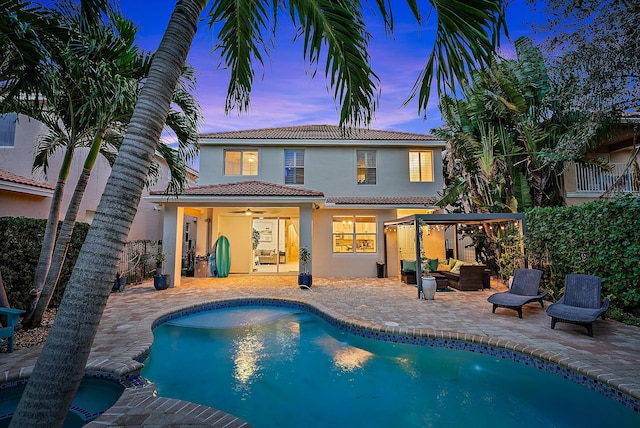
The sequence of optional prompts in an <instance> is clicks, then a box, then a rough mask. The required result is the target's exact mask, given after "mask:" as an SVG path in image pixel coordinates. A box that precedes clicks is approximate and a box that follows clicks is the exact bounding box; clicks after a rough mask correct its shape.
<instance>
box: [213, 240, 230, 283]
mask: <svg viewBox="0 0 640 428" xmlns="http://www.w3.org/2000/svg"><path fill="white" fill-rule="evenodd" d="M230 267H231V255H230V249H229V239H227V237H226V236H224V235H222V236H220V237H219V238H218V242H217V244H216V269H217V270H218V277H220V278H226V277H227V276H229V268H230Z"/></svg>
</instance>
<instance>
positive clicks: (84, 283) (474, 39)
mask: <svg viewBox="0 0 640 428" xmlns="http://www.w3.org/2000/svg"><path fill="white" fill-rule="evenodd" d="M206 3H207V2H206V1H205V0H179V1H178V2H177V4H176V8H175V10H174V12H173V14H172V16H171V19H170V21H169V24H168V26H167V29H166V31H165V35H164V37H163V39H162V41H161V43H160V46H159V47H158V50H157V51H156V53H155V55H154V58H153V62H152V66H151V70H150V72H149V76H148V78H147V80H146V82H145V85H144V87H143V88H142V91H141V93H140V97H139V99H138V102H137V105H136V107H135V109H134V112H133V116H132V118H131V121H130V124H129V127H128V128H127V132H126V135H125V138H124V141H123V144H122V146H121V147H120V151H119V153H118V157H117V159H116V162H115V163H114V165H113V169H112V172H111V175H110V177H109V180H108V182H107V185H106V187H105V190H104V193H103V195H102V198H101V200H100V204H99V206H98V209H97V211H96V214H95V217H94V221H93V223H92V226H91V229H90V230H89V233H88V235H87V238H86V240H85V244H84V245H83V247H82V250H81V252H80V255H79V257H78V260H77V262H76V265H75V268H74V270H73V273H72V276H71V279H70V280H69V283H68V285H67V289H66V292H65V295H64V298H63V300H62V303H61V305H60V307H59V310H58V315H57V317H56V322H55V323H54V325H53V327H52V329H51V332H50V333H49V336H48V339H47V342H46V343H45V345H44V347H43V349H42V353H41V355H40V357H39V358H38V361H37V363H36V365H35V367H34V370H33V372H32V375H31V378H30V379H29V382H28V384H27V386H26V388H25V390H24V393H23V395H22V398H21V400H20V403H19V405H18V408H17V410H16V413H15V414H14V416H13V420H12V422H11V426H18V427H20V426H25V427H26V426H29V427H33V426H55V425H60V424H61V423H62V421H63V420H64V417H65V415H66V412H67V411H68V409H69V406H70V404H71V401H72V399H73V396H74V394H75V391H76V390H77V387H78V385H79V383H80V380H81V379H82V376H83V373H84V368H85V365H86V362H87V359H88V357H89V352H90V350H91V344H92V342H93V338H94V337H95V334H96V331H97V328H98V324H99V321H100V317H101V315H102V312H103V310H104V307H105V305H106V302H107V298H108V296H109V293H110V290H111V281H110V280H108V279H106V278H105V272H106V273H107V274H109V273H111V274H112V275H110V276H109V277H112V276H114V275H115V272H116V269H117V263H118V256H119V254H120V253H121V252H122V249H123V247H124V244H125V240H126V237H127V234H128V231H129V227H130V225H131V223H132V221H133V218H134V215H135V210H136V207H137V205H138V202H139V200H140V195H141V193H142V189H143V187H144V184H145V180H146V175H147V172H148V170H149V166H150V164H151V159H152V157H153V153H154V151H155V149H156V145H157V142H158V139H159V137H160V133H161V131H162V126H163V124H164V121H165V120H166V118H167V115H168V113H169V106H170V103H171V99H172V93H173V89H174V87H175V85H176V83H177V81H178V78H179V76H180V73H181V70H182V67H183V65H184V63H185V60H186V56H187V53H188V52H189V48H190V46H191V43H192V41H193V37H194V35H195V32H196V28H197V24H198V20H199V17H200V14H201V13H202V11H203V10H204V8H205V7H206ZM288 4H289V6H290V15H291V17H292V19H293V21H294V23H296V24H297V25H299V26H300V27H301V31H300V34H301V37H302V38H303V42H304V46H305V50H304V54H305V57H306V58H307V59H308V60H309V61H310V62H311V63H312V64H317V63H318V61H319V57H320V54H321V53H326V55H327V58H328V59H327V61H326V67H325V74H326V75H327V77H329V79H330V82H331V85H332V87H333V88H334V96H335V98H336V100H337V102H338V103H339V104H340V106H341V108H340V123H341V124H343V125H346V124H365V125H366V124H368V122H369V120H370V119H371V115H372V112H373V109H374V108H375V104H376V102H375V101H376V86H375V84H374V80H375V74H373V71H372V70H371V68H370V65H369V57H368V54H367V45H368V44H367V42H368V35H367V33H366V31H365V26H364V22H363V21H362V15H361V11H360V7H361V6H362V5H361V4H360V3H359V2H353V1H347V0H340V1H321V0H316V1H311V0H290V1H289V2H288ZM376 4H377V5H378V6H379V8H380V10H381V14H382V16H383V19H384V21H385V22H386V23H388V24H390V23H391V20H390V11H388V10H387V8H386V6H387V2H382V1H379V2H377V3H376ZM409 4H410V6H411V7H412V9H413V10H414V11H416V12H417V11H418V6H417V2H416V1H415V0H411V1H409ZM432 4H433V5H434V8H435V9H436V11H437V12H438V13H441V12H442V15H441V16H439V22H440V21H444V20H445V19H446V20H447V24H446V25H444V24H443V25H439V26H438V30H439V31H441V32H442V34H443V35H446V33H447V31H449V35H450V36H451V37H452V38H451V39H447V38H446V37H439V38H438V39H437V41H438V43H439V44H440V45H445V44H447V43H448V42H450V46H455V45H456V44H457V43H456V42H455V41H456V40H460V37H462V39H464V40H466V41H468V43H469V45H468V46H465V47H467V48H468V49H467V50H465V52H467V53H468V54H467V55H468V59H469V60H471V59H473V58H477V59H478V60H480V61H482V59H483V58H482V57H483V54H487V56H488V53H489V52H491V50H492V49H493V44H492V43H491V36H492V30H494V29H495V27H496V25H497V23H502V22H503V19H502V18H503V17H504V15H503V8H502V6H503V4H502V1H499V0H497V1H488V0H486V1H473V2H468V3H465V4H462V3H456V4H455V5H457V7H451V3H450V2H447V1H444V0H433V1H432ZM269 5H272V6H273V10H274V11H275V10H277V6H279V5H280V2H275V1H274V2H270V1H267V0H263V1H255V0H251V1H249V0H246V1H238V0H235V1H231V0H217V1H214V2H213V3H212V6H211V9H210V10H209V12H208V16H209V17H210V18H211V23H218V22H220V24H219V25H218V27H219V28H220V30H219V31H220V34H219V39H220V49H221V51H222V52H223V58H225V60H226V61H227V65H228V66H229V68H230V70H231V72H230V74H231V78H232V80H231V83H230V86H229V96H228V98H227V107H228V108H231V107H234V106H235V107H239V108H245V107H246V106H247V103H248V101H249V92H250V89H251V85H252V81H253V71H252V70H253V68H252V61H253V60H254V59H255V60H258V61H261V59H262V54H263V51H261V50H260V47H261V46H264V45H261V43H265V42H266V43H268V38H266V37H263V32H264V31H271V30H272V28H273V27H274V25H275V22H274V21H273V19H274V16H276V14H275V13H273V14H272V13H270V12H269V7H268V6H269ZM474 7H475V9H474ZM465 23H466V24H468V25H466V26H464V27H463V26H460V25H458V24H465ZM478 26H479V27H482V29H484V28H486V31H480V32H479V31H478ZM497 26H498V27H499V25H497ZM460 28H469V32H468V33H459V32H458V31H459V29H460ZM325 45H326V49H323V48H324V47H325ZM443 52H444V53H446V54H449V53H451V54H452V55H455V54H457V55H460V53H454V52H453V51H446V50H445V51H443ZM462 59H463V60H464V59H465V58H464V55H462ZM442 60H444V61H446V59H445V58H442ZM464 64H469V65H473V64H471V61H469V62H466V61H465V62H462V63H456V62H455V61H450V62H448V63H447V64H443V63H442V62H439V61H431V62H429V63H428V64H427V68H429V65H431V66H432V67H434V68H433V69H432V70H435V71H436V72H437V71H439V70H440V71H442V72H441V73H436V76H437V78H438V80H439V81H440V80H442V81H444V82H446V81H450V79H451V78H452V77H454V76H461V75H462V74H463V72H464V68H463V67H462V66H463V65H464ZM461 67H462V68H461ZM447 70H448V71H447ZM431 75H432V74H429V79H430V78H431ZM420 96H421V97H422V96H424V92H421V94H420ZM424 105H426V100H424ZM123 195H126V197H124V198H123ZM96 260H100V261H101V263H99V264H98V263H95V261H96Z"/></svg>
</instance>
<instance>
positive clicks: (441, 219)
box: [384, 213, 527, 298]
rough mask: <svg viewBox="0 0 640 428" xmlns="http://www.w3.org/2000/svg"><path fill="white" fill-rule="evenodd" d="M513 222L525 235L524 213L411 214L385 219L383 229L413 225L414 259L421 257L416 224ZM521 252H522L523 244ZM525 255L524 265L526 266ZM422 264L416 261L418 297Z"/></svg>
mask: <svg viewBox="0 0 640 428" xmlns="http://www.w3.org/2000/svg"><path fill="white" fill-rule="evenodd" d="M507 222H513V223H516V224H517V225H518V228H519V229H520V236H521V237H523V238H524V236H525V235H526V225H525V218H524V214H522V213H513V214H512V213H498V214H493V213H488V214H413V215H410V216H407V217H402V218H398V219H395V220H390V221H385V222H384V227H385V230H386V229H387V228H388V227H392V226H403V225H404V226H413V227H414V229H415V250H416V260H420V259H421V254H422V249H421V242H420V227H418V225H420V226H423V225H445V226H455V227H456V230H457V227H458V226H460V225H463V226H472V225H478V226H483V227H486V226H488V225H491V224H494V223H507ZM521 245H522V253H523V254H524V251H525V250H524V244H521ZM526 260H527V259H526V257H525V267H526ZM384 263H385V265H386V264H387V236H386V234H385V236H384ZM421 265H422V264H421V263H416V282H417V285H418V298H419V297H420V296H421V295H422V266H421Z"/></svg>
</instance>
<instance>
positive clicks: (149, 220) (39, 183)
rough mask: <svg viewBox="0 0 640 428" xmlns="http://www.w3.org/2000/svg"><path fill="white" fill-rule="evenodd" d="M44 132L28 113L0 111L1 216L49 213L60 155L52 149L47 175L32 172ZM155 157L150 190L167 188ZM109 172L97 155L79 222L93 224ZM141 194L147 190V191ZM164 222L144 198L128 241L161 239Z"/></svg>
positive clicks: (72, 177)
mask: <svg viewBox="0 0 640 428" xmlns="http://www.w3.org/2000/svg"><path fill="white" fill-rule="evenodd" d="M46 132H47V129H46V127H45V126H44V125H43V124H42V123H40V122H38V121H36V120H33V119H30V118H28V117H27V116H23V115H16V114H13V113H10V114H6V115H0V216H8V217H20V216H24V217H30V218H47V217H48V215H49V206H50V205H51V197H52V196H53V192H54V189H55V184H56V181H57V178H58V171H59V170H60V165H61V163H62V157H63V154H62V153H61V152H56V153H55V154H53V155H52V156H51V157H50V159H49V169H48V176H47V177H44V176H42V175H41V174H35V173H32V165H33V160H34V151H35V146H36V144H37V141H38V139H39V138H40V137H41V136H43V135H45V133H46ZM86 153H87V149H83V148H80V149H77V150H76V152H75V154H74V159H73V162H72V165H71V171H70V173H69V178H68V180H67V183H66V185H65V192H64V193H65V194H64V198H63V202H62V208H61V212H60V220H62V219H64V215H65V212H66V210H67V206H68V205H69V201H70V199H71V195H72V193H73V189H74V187H75V183H76V182H77V180H78V177H79V176H80V174H81V173H82V168H83V164H84V159H85V157H86ZM156 160H157V161H158V162H159V163H160V165H161V171H162V172H161V177H160V178H159V179H158V182H157V183H156V184H155V185H153V187H152V189H165V188H166V186H167V181H168V178H169V173H168V168H167V165H166V162H165V161H164V159H162V157H160V156H159V155H158V156H156ZM110 173H111V167H110V166H109V163H108V162H107V161H106V159H104V158H103V157H99V158H98V160H97V162H96V165H95V167H94V168H93V170H92V172H91V178H90V179H89V183H88V184H87V189H86V191H85V194H84V197H83V199H82V203H81V206H80V210H79V212H78V218H77V220H78V221H80V222H86V223H91V221H92V220H93V215H94V213H95V210H96V208H97V206H98V202H99V201H100V197H101V196H102V192H103V190H104V187H105V185H106V182H107V179H108V177H109V174H110ZM196 174H197V173H196V172H195V171H194V170H192V169H190V170H189V172H188V176H189V177H190V181H191V183H192V184H193V183H195V179H196V178H197V175H196ZM144 192H145V193H144V194H148V191H147V190H146V189H145V190H144ZM143 196H144V195H143ZM162 222H163V217H162V208H161V207H160V206H159V205H155V204H153V203H150V202H147V201H145V200H144V199H143V200H142V201H141V202H140V205H139V207H138V212H137V214H136V217H135V219H134V221H133V224H132V227H131V231H130V232H129V238H128V239H129V240H130V241H133V240H142V239H149V240H158V239H161V238H162Z"/></svg>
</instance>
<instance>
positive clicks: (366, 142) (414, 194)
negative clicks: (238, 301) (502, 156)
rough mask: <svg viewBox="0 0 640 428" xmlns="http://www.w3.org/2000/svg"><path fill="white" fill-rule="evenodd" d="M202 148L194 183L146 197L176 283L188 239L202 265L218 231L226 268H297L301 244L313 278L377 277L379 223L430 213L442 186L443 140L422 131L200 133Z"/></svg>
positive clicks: (381, 239)
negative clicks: (159, 221) (160, 220)
mask: <svg viewBox="0 0 640 428" xmlns="http://www.w3.org/2000/svg"><path fill="white" fill-rule="evenodd" d="M200 145H201V152H200V180H199V185H198V186H196V187H192V188H190V189H188V190H187V191H186V192H185V193H184V194H183V195H181V196H180V197H179V198H166V197H165V196H163V195H161V194H160V193H159V192H152V194H151V196H150V197H148V198H147V200H148V201H149V202H154V203H158V204H163V205H164V237H163V242H164V249H165V251H166V252H167V255H168V259H167V262H166V264H165V272H168V273H170V274H172V276H173V277H174V281H173V282H174V285H178V284H179V282H180V279H179V278H180V268H181V265H182V264H183V262H182V260H181V254H182V253H183V251H182V250H181V248H184V246H185V243H186V242H188V243H189V245H193V248H194V249H195V253H196V256H201V259H202V261H203V262H204V258H205V256H206V255H207V254H208V253H209V252H210V251H211V249H212V246H213V245H214V243H215V241H216V239H217V238H218V237H219V236H221V235H224V236H226V237H227V238H228V239H229V242H230V249H231V252H230V254H231V269H230V273H232V274H233V273H237V274H249V273H266V272H273V273H280V274H283V273H297V272H298V271H299V270H300V269H303V268H304V267H303V266H300V265H299V262H298V251H299V249H300V248H301V247H306V248H307V249H309V250H310V251H311V254H312V263H311V264H312V266H308V267H307V270H309V271H312V273H313V274H314V275H317V276H324V277H330V276H333V277H349V276H351V277H375V276H376V263H378V262H380V261H383V260H385V254H384V251H385V248H386V246H385V239H386V238H385V231H384V222H385V221H388V220H393V219H396V218H399V217H403V216H406V215H410V214H415V213H417V214H426V213H430V212H433V210H435V209H436V207H435V206H434V205H433V204H434V202H435V201H436V199H437V198H436V195H437V192H438V191H439V190H441V189H442V157H441V152H442V149H443V148H444V146H445V142H444V141H442V140H439V139H437V138H435V137H432V136H429V135H419V134H409V133H402V132H390V131H378V130H366V129H350V130H346V131H344V130H342V129H340V128H339V127H337V126H329V125H310V126H295V127H283V128H274V129H258V130H247V131H234V132H220V133H214V134H206V135H202V136H201V138H200ZM442 251H443V252H444V246H443V250H442ZM202 272H204V271H202ZM202 272H201V274H202ZM196 273H197V272H196Z"/></svg>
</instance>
